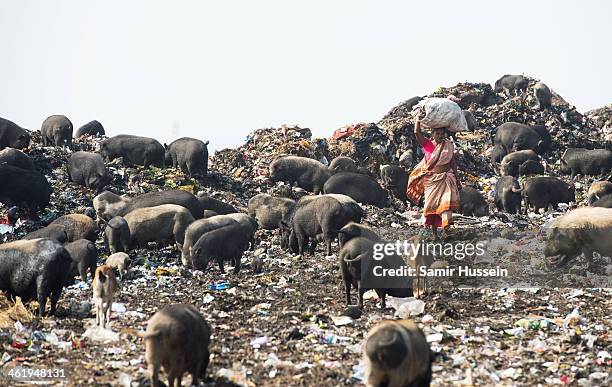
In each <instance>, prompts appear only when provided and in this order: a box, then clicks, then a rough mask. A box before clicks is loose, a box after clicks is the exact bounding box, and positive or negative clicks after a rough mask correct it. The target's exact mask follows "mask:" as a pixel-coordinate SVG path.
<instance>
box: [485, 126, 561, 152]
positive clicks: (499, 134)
mask: <svg viewBox="0 0 612 387" xmlns="http://www.w3.org/2000/svg"><path fill="white" fill-rule="evenodd" d="M494 143H495V144H496V145H497V144H500V145H504V146H505V147H506V148H507V149H508V152H514V151H520V150H525V149H531V150H532V151H534V152H536V153H538V154H540V155H543V154H545V153H546V152H548V151H549V150H550V147H551V144H552V140H551V137H550V133H549V132H548V130H547V129H546V128H545V127H544V126H542V125H534V126H529V125H525V124H520V123H518V122H506V123H504V124H501V125H500V126H498V127H497V129H496V130H495V137H494Z"/></svg>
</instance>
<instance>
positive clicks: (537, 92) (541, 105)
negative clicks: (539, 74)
mask: <svg viewBox="0 0 612 387" xmlns="http://www.w3.org/2000/svg"><path fill="white" fill-rule="evenodd" d="M533 95H534V97H535V98H536V100H537V101H538V106H537V107H536V109H538V110H544V109H550V108H551V107H552V93H551V92H550V89H549V88H548V86H546V84H544V83H542V82H538V83H536V84H535V85H533Z"/></svg>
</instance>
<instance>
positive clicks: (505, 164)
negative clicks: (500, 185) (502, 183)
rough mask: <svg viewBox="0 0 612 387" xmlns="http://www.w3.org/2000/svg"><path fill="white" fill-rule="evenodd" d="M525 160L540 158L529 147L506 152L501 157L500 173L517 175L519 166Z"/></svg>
mask: <svg viewBox="0 0 612 387" xmlns="http://www.w3.org/2000/svg"><path fill="white" fill-rule="evenodd" d="M527 160H535V161H538V160H540V157H539V156H538V154H537V153H535V152H534V151H532V150H531V149H525V150H521V151H516V152H512V153H508V154H507V155H506V156H504V158H503V159H502V162H501V165H500V168H499V169H500V171H501V175H502V176H514V177H518V175H519V168H520V166H521V165H522V164H523V163H524V162H525V161H527Z"/></svg>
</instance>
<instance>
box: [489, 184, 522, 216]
mask: <svg viewBox="0 0 612 387" xmlns="http://www.w3.org/2000/svg"><path fill="white" fill-rule="evenodd" d="M495 206H496V207H497V209H498V210H499V211H504V212H508V213H510V214H518V213H520V212H521V186H520V184H519V182H518V180H516V179H515V178H514V177H512V176H503V177H501V178H499V180H497V183H496V184H495Z"/></svg>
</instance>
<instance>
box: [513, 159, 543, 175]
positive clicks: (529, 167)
mask: <svg viewBox="0 0 612 387" xmlns="http://www.w3.org/2000/svg"><path fill="white" fill-rule="evenodd" d="M543 174H544V166H543V165H542V163H540V162H539V161H536V160H527V161H525V162H523V164H521V166H520V167H519V168H518V175H519V176H530V175H543Z"/></svg>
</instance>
